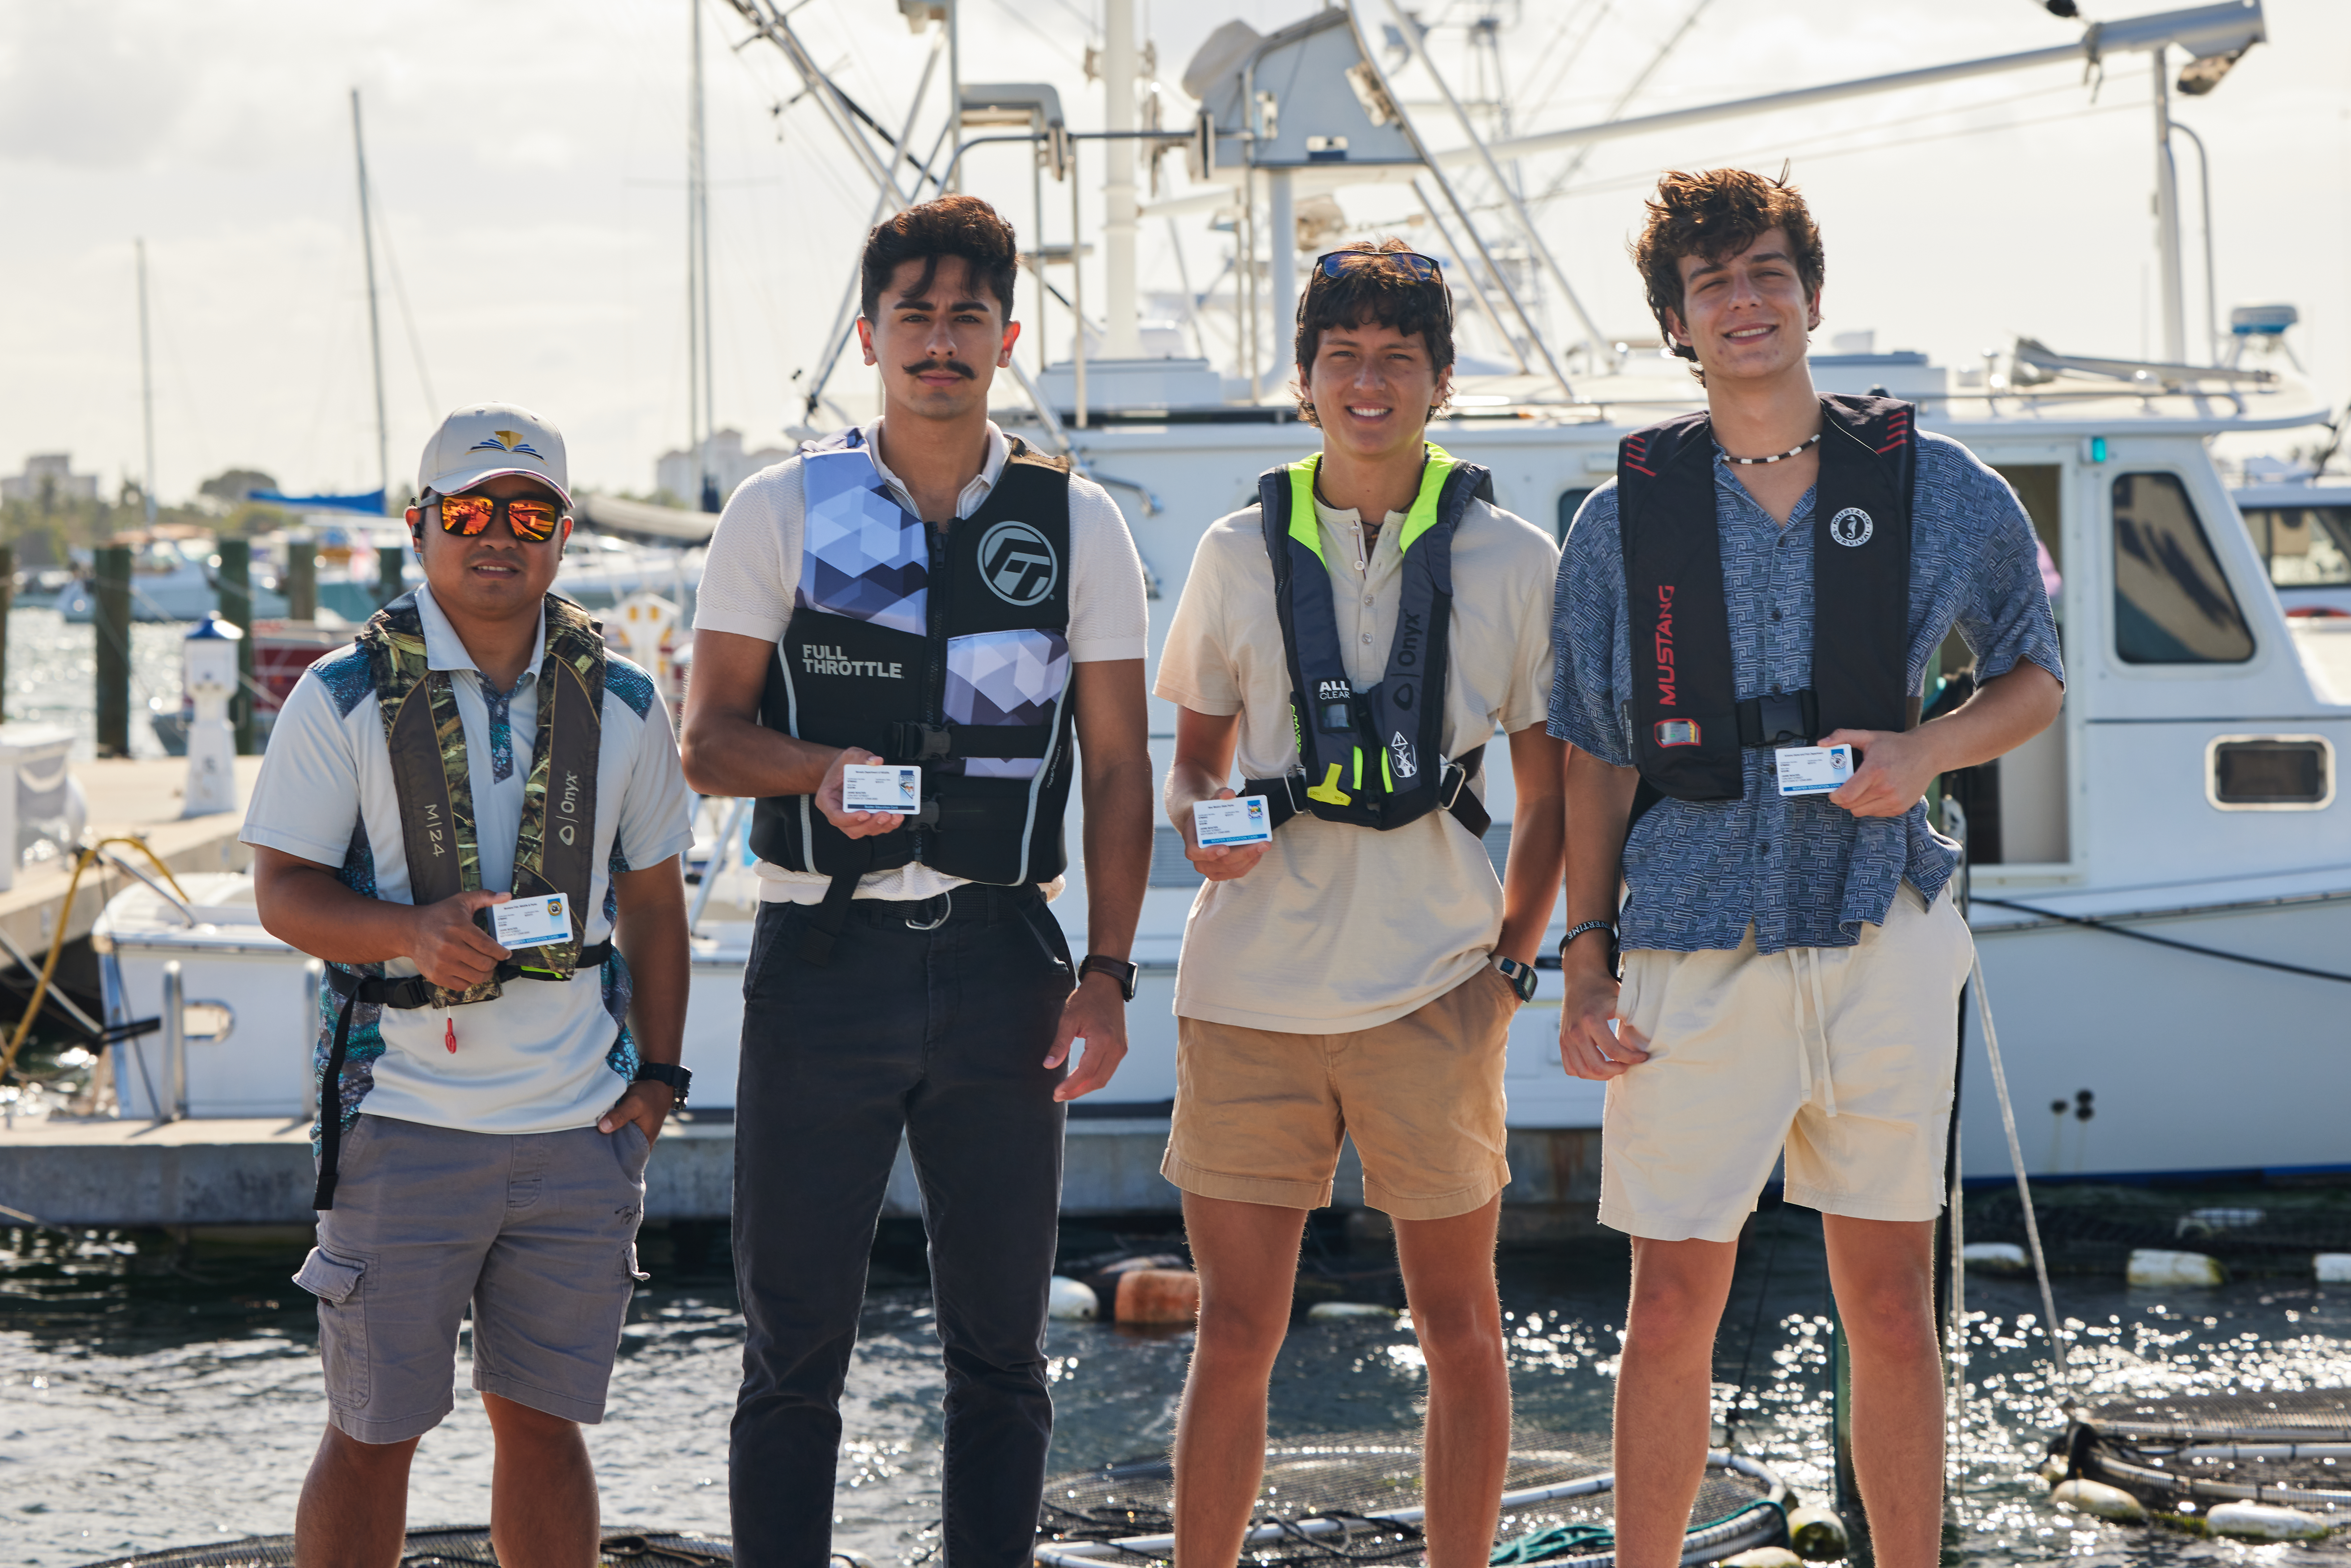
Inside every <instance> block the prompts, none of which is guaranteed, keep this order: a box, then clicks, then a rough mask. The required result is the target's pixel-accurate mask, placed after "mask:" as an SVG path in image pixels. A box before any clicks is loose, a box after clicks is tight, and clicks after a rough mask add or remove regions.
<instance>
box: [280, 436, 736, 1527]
mask: <svg viewBox="0 0 2351 1568" xmlns="http://www.w3.org/2000/svg"><path fill="white" fill-rule="evenodd" d="M418 482H419V485H420V486H421V489H422V492H423V493H422V495H421V496H420V497H418V504H417V505H416V506H414V507H410V508H409V510H408V526H409V529H410V536H411V538H412V541H413V544H414V545H415V548H416V554H417V559H418V560H419V561H420V562H421V563H422V564H423V569H424V579H425V585H424V586H423V587H422V588H419V589H418V590H416V591H415V592H413V593H411V594H405V595H402V596H401V597H398V598H396V599H393V600H392V602H391V603H389V604H386V605H385V606H384V607H383V609H381V611H379V612H377V613H376V615H375V617H374V618H373V619H372V620H371V621H370V622H368V623H367V625H366V626H365V627H364V628H363V629H362V630H361V631H360V636H359V640H358V642H357V643H356V644H355V645H353V646H352V647H350V648H347V649H344V650H342V651H341V652H340V653H332V654H329V656H328V657H326V658H324V659H321V660H319V662H318V663H317V664H313V665H312V666H311V667H310V669H309V672H308V674H305V675H304V676H303V677H302V680H301V683H300V684H299V685H298V686H296V687H295V690H294V693H293V695H292V696H291V697H289V698H288V699H287V704H286V706H285V709H284V711H283V712H282V713H281V714H280V716H279V717H278V721H277V729H276V730H275V732H274V733H273V734H272V736H271V737H270V746H269V751H268V755H267V757H266V758H265V759H264V761H263V764H262V769H261V777H260V779H259V781H258V782H257V783H256V785H255V787H254V794H253V804H252V808H251V810H250V811H249V812H248V813H247V815H246V825H245V830H244V832H243V835H242V836H243V838H244V840H245V841H246V843H249V844H251V845H253V846H254V876H255V892H256V901H257V903H258V904H259V906H260V911H261V918H262V922H263V924H264V925H266V926H267V927H268V928H269V930H270V931H271V932H272V933H273V934H274V935H276V936H279V937H281V938H283V939H284V940H285V941H286V942H287V943H288V944H290V945H291V946H294V947H296V948H298V949H299V950H300V951H302V952H305V953H308V954H310V955H312V956H316V957H319V958H320V959H323V960H325V962H326V964H327V966H328V967H327V971H326V984H325V985H324V986H323V987H322V988H321V996H320V1003H321V1008H320V1013H319V1043H318V1071H319V1103H320V1105H321V1107H322V1113H321V1114H320V1116H319V1124H318V1129H317V1134H316V1136H317V1140H318V1145H317V1146H318V1153H319V1186H318V1196H317V1207H318V1208H319V1244H318V1246H317V1247H316V1248H315V1249H313V1250H312V1251H311V1253H310V1256H309V1257H308V1260H305V1261H304V1263H303V1265H302V1269H301V1271H300V1272H299V1273H298V1274H297V1275H296V1276H295V1279H296V1281H297V1282H298V1283H299V1284H300V1285H302V1286H303V1287H304V1288H305V1289H306V1290H308V1291H310V1292H311V1293H312V1294H314V1295H316V1296H317V1297H318V1298H319V1347H320V1350H321V1352H322V1353H323V1356H324V1359H325V1363H326V1383H327V1401H328V1411H329V1414H328V1420H329V1425H328V1427H327V1432H326V1436H325V1437H324V1439H323V1440H322V1441H321V1442H320V1444H319V1453H318V1458H316V1459H315V1460H314V1461H313V1462H312V1464H311V1467H310V1474H309V1479H308V1481H307V1482H306V1483H305V1485H304V1487H303V1489H302V1500H301V1505H300V1508H299V1511H298V1513H297V1515H296V1519H295V1534H296V1540H297V1542H298V1545H297V1551H298V1552H299V1554H300V1556H301V1558H302V1560H303V1561H304V1562H306V1563H343V1562H350V1563H362V1562H375V1563H386V1562H390V1561H392V1558H394V1557H395V1556H397V1555H398V1553H399V1550H400V1541H401V1537H402V1531H403V1530H404V1528H405V1523H406V1503H407V1485H408V1467H409V1461H410V1458H411V1456H412V1455H413V1453H414V1451H415V1448H416V1444H417V1441H418V1439H420V1438H421V1437H423V1435H424V1433H426V1432H427V1431H429V1430H431V1429H432V1428H433V1427H434V1426H436V1425H438V1424H439V1423H440V1421H441V1419H442V1417H443V1416H446V1415H447V1414H448V1413H449V1412H450V1410H451V1409H452V1408H453V1407H454V1404H455V1401H454V1398H453V1396H452V1383H453V1376H452V1367H453V1363H454V1354H455V1347H456V1341H457V1332H458V1327H459V1324H460V1322H461V1321H462V1320H463V1319H464V1317H465V1313H466V1311H467V1308H468V1306H469V1305H470V1307H471V1309H472V1316H473V1325H474V1341H473V1359H474V1386H475V1389H477V1390H479V1391H480V1394H481V1396H482V1403H483V1406H484V1407H485V1408H486V1412H487V1414H488V1416H489V1421H490V1427H491V1429H492V1431H493V1432H494V1433H495V1435H496V1442H497V1462H496V1469H495V1470H494V1472H493V1480H492V1483H491V1521H490V1530H491V1536H492V1540H493V1542H494V1543H495V1545H496V1551H497V1553H498V1560H499V1561H500V1562H501V1563H507V1564H508V1565H509V1568H516V1565H527V1564H537V1563H566V1564H577V1563H583V1562H590V1561H592V1560H593V1558H594V1554H595V1551H596V1541H597V1533H596V1531H597V1509H596V1480H595V1476H594V1473H593V1471H592V1470H591V1469H590V1466H589V1462H588V1452H587V1448H586V1446H585V1445H584V1443H583V1442H582V1441H581V1438H580V1427H579V1424H580V1423H581V1422H595V1421H599V1420H601V1419H602V1418H603V1413H604V1398H605V1392H606V1387H607V1385H608V1384H609V1382H610V1380H611V1370H612V1358H613V1354H614V1352H615V1350H616V1349H617V1347H618V1344H619V1341H620V1333H621V1325H622V1319H623V1317H624V1316H625V1315H626V1312H627V1310H628V1303H629V1297H630V1295H631V1293H632V1291H633V1290H634V1288H635V1281H636V1280H638V1279H642V1278H643V1275H642V1274H639V1273H638V1272H637V1269H636V1246H635V1239H636V1231H637V1225H638V1222H639V1220H640V1218H642V1216H643V1209H644V1190H645V1188H644V1169H645V1161H646V1157H647V1155H649V1154H650V1153H651V1150H652V1147H653V1139H654V1138H655V1137H657V1136H658V1135H659V1134H660V1133H661V1129H662V1123H663V1121H664V1118H665V1117H666V1116H667V1115H668V1113H669V1112H670V1110H671V1109H672V1107H673V1106H674V1105H677V1104H683V1103H684V1100H685V1091H686V1088H687V1082H688V1080H687V1074H686V1073H685V1071H684V1069H682V1068H680V1067H678V1066H677V1065H676V1063H677V1060H678V1054H679V1050H680V1047H681V1044H682V1038H683V1035H684V1023H685V990H686V976H687V949H686V924H685V903H684V883H683V881H682V879H681V877H680V875H679V870H678V856H679V855H680V854H681V853H682V852H684V850H685V848H686V846H687V844H688V842H689V841H690V840H691V836H692V835H691V831H690V821H691V815H690V803H689V798H688V795H687V793H686V789H685V781H684V777H683V775H682V774H681V772H680V770H679V767H678V758H677V746H676V742H675V740H674V737H672V735H671V733H670V727H669V720H668V715H667V713H666V712H665V711H664V709H663V707H662V706H660V705H659V704H658V703H657V702H656V701H655V698H654V694H653V682H652V680H651V678H650V677H649V676H648V675H647V674H645V672H644V671H643V670H642V669H640V668H639V667H638V666H636V665H634V664H631V663H629V662H628V661H627V660H626V659H623V658H622V657H621V656H620V655H619V654H617V653H607V652H606V651H605V648H604V643H603V638H602V635H601V632H600V631H599V629H598V627H597V624H596V622H593V621H591V620H590V619H589V618H588V616H587V614H586V613H585V612H583V611H581V610H580V607H579V606H577V605H575V604H573V603H571V602H570V601H568V600H565V599H562V598H560V597H559V596H557V595H555V594H553V593H550V592H549V586H550V585H551V584H552V583H553V582H554V580H555V569H556V566H557V564H558V563H559V561H560V560H561V559H562V554H563V545H564V541H565V540H566V539H568V538H569V537H570V533H571V518H570V516H569V513H570V509H571V498H570V495H569V490H568V488H567V486H566V484H565V469H564V454H563V437H562V436H561V435H560V434H558V433H557V431H556V429H555V427H554V426H553V425H551V424H549V423H547V422H546V421H545V420H542V419H540V418H538V416H537V415H535V414H532V413H528V412H527V411H525V410H523V409H519V408H516V407H513V406H511V405H507V404H502V403H488V404H482V405H478V406H475V407H472V408H466V409H462V410H460V411H458V412H457V413H453V414H451V415H450V416H449V417H448V418H447V419H445V420H444V421H443V422H442V423H441V428H440V429H439V430H438V431H436V432H435V433H434V436H433V438H432V440H430V441H429V442H427V443H426V444H425V447H424V457H423V464H422V465H421V467H420V469H419V473H418ZM393 586H395V587H396V586H397V585H396V584H395V585H393ZM623 953H625V954H626V958H625V960H624V959H623V957H622V954H623ZM534 982H538V983H534Z"/></svg>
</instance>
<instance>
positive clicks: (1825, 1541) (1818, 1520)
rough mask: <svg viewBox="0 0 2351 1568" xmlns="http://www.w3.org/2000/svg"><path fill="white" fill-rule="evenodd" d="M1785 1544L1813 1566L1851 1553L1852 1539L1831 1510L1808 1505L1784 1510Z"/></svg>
mask: <svg viewBox="0 0 2351 1568" xmlns="http://www.w3.org/2000/svg"><path fill="white" fill-rule="evenodd" d="M1788 1544H1789V1545H1791V1546H1792V1547H1794V1548H1795V1550H1796V1555H1797V1556H1799V1557H1802V1558H1806V1559H1809V1560H1810V1561H1812V1562H1814V1563H1833V1562H1834V1561H1836V1560H1837V1559H1838V1558H1840V1557H1843V1556H1845V1555H1846V1554H1847V1553H1848V1552H1851V1551H1852V1549H1853V1548H1852V1537H1851V1536H1850V1535H1848V1534H1847V1533H1846V1531H1845V1528H1844V1520H1842V1519H1839V1518H1838V1517H1837V1516H1836V1511H1835V1510H1834V1509H1828V1508H1823V1507H1822V1506H1821V1505H1820V1504H1818V1503H1816V1502H1808V1503H1806V1504H1804V1505H1803V1506H1802V1508H1792V1509H1790V1510H1789V1511H1788Z"/></svg>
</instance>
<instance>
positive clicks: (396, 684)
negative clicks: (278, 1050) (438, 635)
mask: <svg viewBox="0 0 2351 1568" xmlns="http://www.w3.org/2000/svg"><path fill="white" fill-rule="evenodd" d="M546 613H547V641H546V643H545V647H544V653H543V654H542V656H541V658H540V661H539V667H538V727H537V732H536V735H535V737H534V739H533V741H532V747H531V763H530V772H529V773H528V775H526V776H525V779H524V782H523V806H522V825H521V827H520V829H519V830H518V831H517V833H516V835H515V857H514V883H513V896H514V897H516V898H518V899H523V898H545V897H547V896H549V894H557V893H560V894H564V896H565V898H566V899H567V901H568V902H569V910H570V915H571V936H569V939H567V940H565V941H562V942H553V943H549V944H548V945H546V946H540V947H526V948H524V949H522V950H521V951H520V952H519V953H517V956H514V957H512V958H508V959H506V960H504V961H502V962H501V963H500V964H499V965H498V967H497V971H496V974H495V975H493V976H492V977H490V978H489V979H487V980H485V981H483V982H482V983H481V984H480V985H478V986H474V987H471V988H467V989H465V990H463V991H453V990H449V989H446V988H444V987H441V986H436V985H434V983H433V982H432V981H430V980H428V979H426V978H425V977H423V976H422V975H409V976H405V977H401V978H398V979H393V978H390V977H385V976H383V975H382V974H381V973H378V974H375V975H362V974H360V973H359V972H358V970H357V969H355V968H351V967H343V966H331V965H330V966H329V967H328V969H327V984H328V985H329V988H331V989H332V990H333V991H334V992H335V994H336V995H337V996H340V998H343V1008H342V1013H341V1015H340V1018H339V1019H337V1021H336V1024H335V1040H334V1044H333V1045H332V1046H331V1047H330V1048H329V1051H328V1054H327V1071H326V1078H325V1082H323V1083H322V1084H321V1085H320V1091H319V1186H318V1194H317V1200H316V1203H315V1205H314V1207H318V1208H321V1209H326V1208H332V1207H335V1202H334V1198H335V1175H336V1162H337V1155H339V1153H340V1148H341V1142H342V1122H343V1119H342V1114H341V1111H342V1077H343V1060H344V1057H345V1055H346V1054H347V1052H348V1051H349V1049H350V1029H351V1012H352V1009H355V1008H356V1007H357V1006H358V1005H359V1004H360V1003H361V1002H368V1003H371V1004H376V1005H380V1006H383V1007H390V1008H402V1009H411V1008H423V1007H434V1008H457V1007H465V1006H466V1005H468V1004H469V1003H473V1002H486V1001H489V1000H490V999H492V998H495V997H497V996H499V995H500V994H502V991H503V988H504V983H505V982H506V981H508V980H515V979H529V980H569V979H570V978H571V977H572V976H573V975H575V974H577V973H578V972H580V970H582V969H592V968H595V967H600V966H601V965H602V963H603V962H604V960H605V959H606V958H608V957H610V956H611V951H612V945H611V943H610V942H609V941H607V942H600V943H598V944H597V945H596V946H593V947H583V946H581V938H582V937H584V936H586V935H587V929H588V887H589V883H590V879H591V878H592V877H593V875H594V873H595V839H596V769H597V765H598V763H599V761H600V760H601V755H602V751H603V741H604V657H605V654H604V635H603V630H602V628H601V626H599V625H598V624H597V622H594V621H593V620H591V619H590V618H589V615H588V613H587V612H586V611H583V610H581V609H580V607H579V606H578V605H576V604H573V603H572V602H571V601H569V600H567V599H559V598H558V597H556V596H555V595H554V594H551V593H550V594H549V595H548V596H547V610H546ZM358 640H359V644H360V647H361V648H362V649H364V650H365V651H366V653H367V658H368V664H369V667H370V671H371V674H372V676H373V679H374V684H375V693H376V701H377V704H378V706H379V708H380V711H381V714H382V716H383V738H384V746H385V747H386V748H387V749H388V750H389V751H390V753H391V757H392V789H393V792H394V793H395V795H396V796H397V797H398V798H399V800H400V839H401V848H402V852H403V853H404V855H405V857H406V859H407V862H408V898H409V902H410V903H411V904H418V905H423V904H437V903H439V902H440V901H441V900H443V899H444V898H450V897H454V896H455V895H456V894H460V893H472V892H475V891H478V890H479V889H480V887H481V885H482V857H481V849H480V845H479V844H478V842H477V841H476V840H475V831H474V789H473V779H472V775H471V773H470V771H469V770H468V768H467V766H466V758H465V724H464V722H463V720H461V719H460V718H459V716H458V714H457V696H456V690H455V686H454V685H453V684H452V683H451V681H450V678H449V673H448V672H447V671H446V670H435V669H434V668H432V667H431V665H430V664H429V663H428V662H427V659H426V656H425V652H424V622H423V617H422V616H421V615H420V614H419V613H418V611H417V608H416V596H415V595H414V594H413V593H407V594H402V596H401V597H400V598H398V599H395V600H393V601H392V602H391V603H390V604H387V605H385V606H384V607H383V608H382V609H381V610H379V611H377V612H375V614H374V615H373V616H372V617H371V618H370V620H369V621H368V623H367V624H366V625H365V626H363V627H361V628H360V634H359V639H358Z"/></svg>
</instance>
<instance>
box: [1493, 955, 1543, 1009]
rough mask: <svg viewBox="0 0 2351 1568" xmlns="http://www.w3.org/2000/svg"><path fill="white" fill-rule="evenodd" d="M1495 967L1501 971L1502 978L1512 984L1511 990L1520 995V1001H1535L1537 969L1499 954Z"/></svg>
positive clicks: (1496, 956) (1495, 956) (1495, 959)
mask: <svg viewBox="0 0 2351 1568" xmlns="http://www.w3.org/2000/svg"><path fill="white" fill-rule="evenodd" d="M1494 967H1495V968H1497V969H1499V970H1500V971H1501V974H1502V978H1504V979H1506V980H1508V981H1510V989H1512V990H1514V991H1516V992H1518V993H1519V1000H1520V1001H1522V1002H1531V1001H1533V1000H1534V999H1535V967H1534V966H1533V965H1532V964H1521V963H1520V962H1519V961H1518V960H1517V959H1516V958H1505V957H1503V956H1501V955H1500V954H1499V953H1497V954H1495V955H1494Z"/></svg>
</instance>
